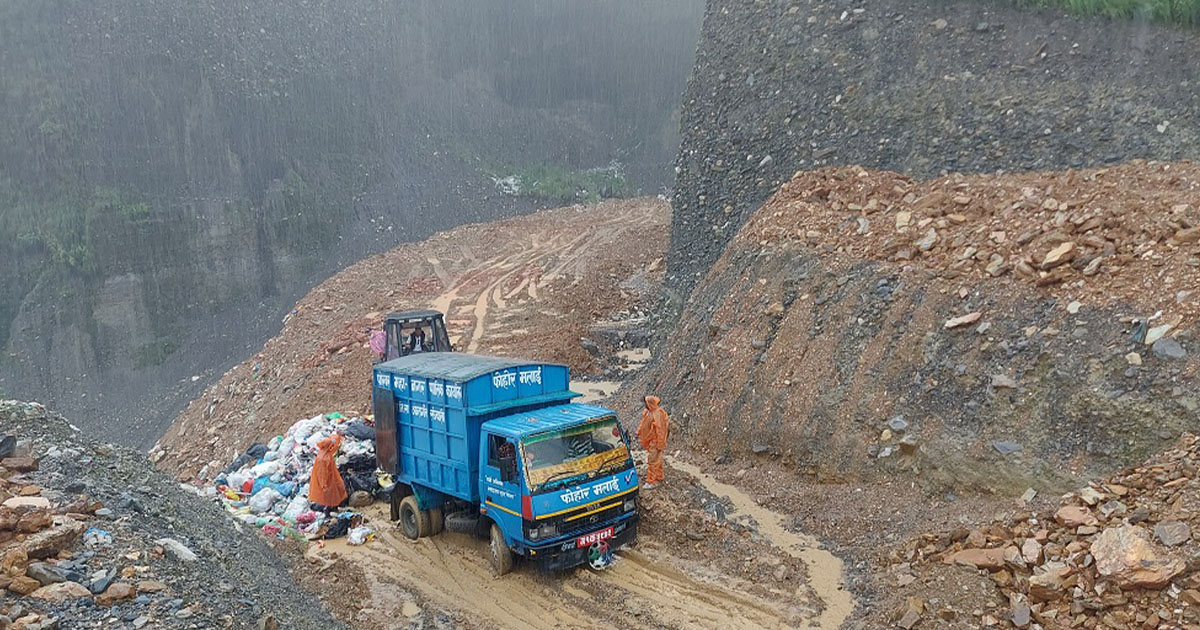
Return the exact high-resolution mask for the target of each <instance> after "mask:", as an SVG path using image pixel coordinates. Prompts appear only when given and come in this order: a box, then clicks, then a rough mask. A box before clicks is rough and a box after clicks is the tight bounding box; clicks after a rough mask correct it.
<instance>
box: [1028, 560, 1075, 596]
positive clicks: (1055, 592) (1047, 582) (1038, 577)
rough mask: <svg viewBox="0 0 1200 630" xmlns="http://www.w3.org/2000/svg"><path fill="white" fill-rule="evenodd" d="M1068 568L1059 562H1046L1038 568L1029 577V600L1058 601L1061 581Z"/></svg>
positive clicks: (1061, 588)
mask: <svg viewBox="0 0 1200 630" xmlns="http://www.w3.org/2000/svg"><path fill="white" fill-rule="evenodd" d="M1069 572H1070V568H1069V567H1067V565H1065V564H1063V563H1061V562H1047V563H1046V564H1045V565H1043V566H1040V567H1038V568H1037V569H1036V570H1035V571H1034V574H1033V575H1032V576H1030V577H1029V599H1031V600H1033V601H1035V602H1048V601H1051V600H1054V599H1058V597H1059V596H1061V595H1062V593H1063V579H1065V578H1066V576H1067V574H1068V573H1069Z"/></svg>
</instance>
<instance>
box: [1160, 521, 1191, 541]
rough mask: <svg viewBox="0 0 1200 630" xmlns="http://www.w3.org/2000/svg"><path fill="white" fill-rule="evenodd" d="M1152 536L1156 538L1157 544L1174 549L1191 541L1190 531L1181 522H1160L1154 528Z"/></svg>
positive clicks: (1186, 525) (1185, 524)
mask: <svg viewBox="0 0 1200 630" xmlns="http://www.w3.org/2000/svg"><path fill="white" fill-rule="evenodd" d="M1154 535H1155V536H1156V537H1158V542H1161V543H1162V544H1164V545H1166V546H1168V547H1174V546H1175V545H1182V544H1183V543H1185V542H1187V541H1189V540H1191V538H1192V530H1191V528H1190V527H1188V524H1187V523H1184V522H1183V521H1162V522H1161V523H1159V524H1158V525H1155V526H1154Z"/></svg>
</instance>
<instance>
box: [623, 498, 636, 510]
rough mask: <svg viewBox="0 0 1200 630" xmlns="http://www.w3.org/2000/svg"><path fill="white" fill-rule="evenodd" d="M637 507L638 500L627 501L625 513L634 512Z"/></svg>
mask: <svg viewBox="0 0 1200 630" xmlns="http://www.w3.org/2000/svg"><path fill="white" fill-rule="evenodd" d="M636 507H637V499H625V511H626V512H632V511H633V509H634V508H636Z"/></svg>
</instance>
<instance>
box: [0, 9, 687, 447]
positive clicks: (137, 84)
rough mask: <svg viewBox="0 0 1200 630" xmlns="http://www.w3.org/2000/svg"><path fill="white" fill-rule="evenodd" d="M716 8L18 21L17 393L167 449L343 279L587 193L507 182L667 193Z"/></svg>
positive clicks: (4, 41) (4, 37)
mask: <svg viewBox="0 0 1200 630" xmlns="http://www.w3.org/2000/svg"><path fill="white" fill-rule="evenodd" d="M284 5H286V6H284ZM700 9H701V7H700V5H699V4H698V2H697V1H696V0H672V1H671V2H664V3H655V4H654V5H653V6H649V5H648V6H645V7H641V8H638V9H637V10H630V9H629V7H627V6H624V5H611V4H606V5H597V4H596V3H591V2H567V3H553V4H552V5H547V4H546V3H544V2H539V1H524V0H523V1H521V2H516V3H509V4H505V5H503V6H502V5H499V4H493V3H482V4H479V5H478V6H473V7H472V10H469V11H463V10H462V7H461V6H457V5H452V4H448V3H441V2H429V1H426V0H412V1H405V2H379V1H378V0H352V1H349V2H308V3H302V4H288V3H283V4H281V3H278V2H274V3H272V2H259V3H249V4H246V5H244V6H237V7H229V6H228V5H227V4H226V3H219V2H179V1H170V2H163V3H159V4H156V5H155V7H154V10H152V11H151V10H147V9H146V8H145V7H144V6H141V5H140V4H138V3H134V2H129V1H128V0H99V1H77V0H67V1H65V2H56V3H36V2H35V3H30V2H21V1H15V0H3V1H0V66H2V67H3V68H4V69H5V71H4V72H3V73H0V208H2V209H3V211H0V261H3V262H0V269H2V271H3V273H0V391H2V392H5V393H8V394H9V395H16V394H17V393H18V392H19V393H20V394H21V395H22V396H23V397H28V398H36V399H38V400H43V401H45V402H46V403H48V404H52V405H53V406H54V407H55V408H58V409H61V410H63V411H64V412H66V413H68V414H70V415H72V416H73V417H78V418H82V419H83V420H81V422H85V423H87V424H89V425H91V426H92V427H94V428H97V429H98V430H109V428H110V427H114V426H119V427H121V429H122V431H121V432H120V433H114V434H113V435H112V437H113V438H114V439H119V440H128V441H129V442H130V443H131V444H137V445H139V446H143V447H148V446H149V444H150V443H151V442H152V441H153V440H154V439H155V438H156V437H157V436H158V435H160V433H161V430H162V429H164V428H165V425H166V424H167V423H169V421H170V416H171V415H173V412H175V411H177V410H178V408H179V407H181V406H182V404H183V401H185V400H188V399H190V398H192V397H194V396H195V395H196V394H197V393H199V391H200V390H201V389H202V387H203V385H204V384H205V383H206V382H207V380H208V379H209V378H211V377H212V376H214V375H217V374H219V373H220V372H222V371H223V370H224V369H226V368H227V367H228V366H229V365H231V364H232V363H233V362H236V361H237V360H240V359H241V358H243V357H244V356H246V354H248V353H250V352H252V351H253V349H254V348H256V347H258V346H259V345H260V344H261V343H262V341H263V340H264V339H265V338H267V337H268V336H270V334H273V333H274V332H277V331H278V327H279V321H280V319H281V318H282V317H283V315H285V314H286V312H287V310H288V309H289V308H290V307H291V306H292V305H293V304H294V303H295V300H297V299H298V298H299V297H301V296H302V295H303V293H304V292H305V291H307V290H308V289H309V288H311V287H312V286H313V284H315V283H316V282H318V281H320V280H321V279H323V278H325V277H327V276H328V275H329V274H331V273H333V272H335V271H336V270H338V269H341V268H343V267H345V266H346V265H349V264H351V263H353V262H355V261H357V260H360V259H362V258H363V257H365V256H367V255H370V254H372V253H375V252H378V251H382V250H384V249H387V248H390V247H393V246H395V245H396V244H398V243H401V242H406V241H411V240H417V239H421V238H424V237H426V236H428V235H430V234H432V233H434V232H436V231H439V230H444V229H448V228H451V227H454V226H456V225H461V224H463V223H467V222H472V221H486V220H493V219H497V218H501V217H507V216H512V215H513V214H516V213H524V212H528V211H529V210H530V209H531V208H533V207H535V206H537V205H542V204H545V205H554V206H558V205H563V204H564V203H567V202H570V201H571V199H570V198H571V197H573V196H574V195H575V194H576V193H577V192H580V191H578V190H576V189H575V183H573V182H572V180H571V179H570V178H569V177H566V175H564V177H565V180H563V181H558V183H557V185H556V186H555V187H549V188H548V190H547V191H545V192H544V193H543V194H545V195H551V196H553V195H557V196H566V197H567V198H568V199H567V200H566V201H563V200H562V199H558V198H555V199H552V200H550V201H543V200H542V199H541V198H538V199H530V198H527V197H522V196H511V195H504V194H501V193H500V192H499V190H498V189H497V186H496V184H495V183H494V181H493V178H494V177H499V176H504V175H507V174H510V173H512V174H520V173H522V172H524V171H526V170H529V169H532V168H533V167H534V166H535V165H536V166H538V168H539V169H541V170H538V171H536V172H538V173H542V174H545V173H549V174H550V175H563V174H567V175H569V174H570V173H578V172H580V171H586V170H587V169H593V168H597V167H601V168H604V169H609V166H610V164H613V163H614V161H615V164H616V166H615V167H614V168H613V169H612V170H611V173H616V174H622V173H620V171H622V170H623V176H624V182H623V184H622V186H623V189H622V190H620V191H617V190H590V191H587V193H586V195H587V196H589V197H591V196H595V195H601V194H615V193H619V194H629V193H630V192H633V191H636V190H638V189H646V190H648V191H650V192H656V191H657V190H658V189H659V188H661V187H662V186H663V185H664V184H665V183H666V181H667V180H668V177H669V164H670V162H671V160H672V158H673V156H674V154H675V151H676V147H677V135H676V133H675V130H676V129H677V128H678V124H677V117H676V115H675V112H676V110H677V107H678V95H679V93H680V91H681V90H682V88H683V83H684V80H685V78H686V73H687V69H688V68H689V67H690V65H691V61H692V54H693V52H694V42H695V36H696V33H697V32H698V22H699V17H700ZM560 78H561V80H560ZM605 172H606V173H609V172H610V171H609V170H606V171H605ZM613 178H616V175H612V177H610V179H613ZM193 376H196V377H199V378H196V379H193V378H192V377H193Z"/></svg>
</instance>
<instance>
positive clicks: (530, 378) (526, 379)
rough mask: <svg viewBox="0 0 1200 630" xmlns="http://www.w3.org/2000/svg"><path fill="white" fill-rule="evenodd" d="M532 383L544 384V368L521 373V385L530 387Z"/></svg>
mask: <svg viewBox="0 0 1200 630" xmlns="http://www.w3.org/2000/svg"><path fill="white" fill-rule="evenodd" d="M530 383H537V384H538V385H541V384H542V368H541V367H538V368H535V369H532V370H522V371H521V384H522V385H528V384H530Z"/></svg>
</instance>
